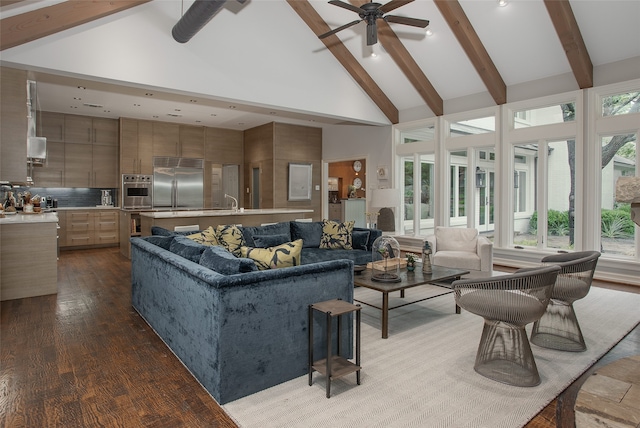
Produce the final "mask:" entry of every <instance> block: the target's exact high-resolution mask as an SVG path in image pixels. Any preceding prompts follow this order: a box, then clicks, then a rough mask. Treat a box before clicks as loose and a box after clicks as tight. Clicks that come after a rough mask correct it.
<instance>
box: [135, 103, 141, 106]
mask: <svg viewBox="0 0 640 428" xmlns="http://www.w3.org/2000/svg"><path fill="white" fill-rule="evenodd" d="M133 106H134V107H142V105H141V104H136V103H134V104H133Z"/></svg>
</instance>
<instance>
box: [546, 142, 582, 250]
mask: <svg viewBox="0 0 640 428" xmlns="http://www.w3.org/2000/svg"><path fill="white" fill-rule="evenodd" d="M547 151H548V153H549V157H548V168H547V170H548V174H547V188H548V192H547V195H548V196H547V207H548V211H547V243H546V247H547V248H557V249H563V250H570V249H573V242H574V240H573V229H574V224H573V220H572V219H573V218H574V217H575V216H574V213H575V206H574V200H575V192H574V189H575V141H574V140H569V141H553V142H549V143H548V147H547ZM538 217H539V218H540V214H539V213H538Z"/></svg>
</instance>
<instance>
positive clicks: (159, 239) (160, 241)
mask: <svg viewBox="0 0 640 428" xmlns="http://www.w3.org/2000/svg"><path fill="white" fill-rule="evenodd" d="M173 238H174V236H173V235H169V236H164V235H152V236H145V237H144V238H142V239H144V240H145V241H147V242H149V243H151V244H153V245H157V246H158V247H160V248H162V249H164V250H169V248H170V247H171V243H172V242H173Z"/></svg>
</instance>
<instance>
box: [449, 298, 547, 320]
mask: <svg viewBox="0 0 640 428" xmlns="http://www.w3.org/2000/svg"><path fill="white" fill-rule="evenodd" d="M457 303H458V306H460V307H461V308H463V309H466V310H467V311H469V312H471V313H474V314H476V315H479V316H481V317H483V318H485V319H488V320H499V321H505V322H509V323H513V324H516V325H526V324H529V323H531V322H534V321H536V320H537V319H539V318H540V317H541V316H542V314H543V313H544V311H545V309H546V306H545V305H543V304H542V303H541V302H540V300H538V299H537V298H535V297H533V296H531V295H529V294H527V293H523V292H521V291H517V290H473V291H468V292H464V294H462V295H461V296H460V297H459V298H458V301H457Z"/></svg>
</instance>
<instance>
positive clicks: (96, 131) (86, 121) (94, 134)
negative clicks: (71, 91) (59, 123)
mask: <svg viewBox="0 0 640 428" xmlns="http://www.w3.org/2000/svg"><path fill="white" fill-rule="evenodd" d="M64 140H65V142H66V143H69V144H98V145H106V146H117V145H118V120H117V119H105V118H98V117H90V116H78V115H73V114H67V115H65V116H64Z"/></svg>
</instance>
